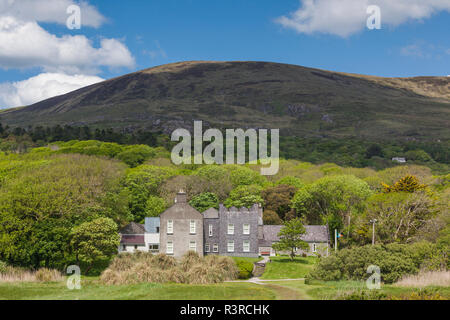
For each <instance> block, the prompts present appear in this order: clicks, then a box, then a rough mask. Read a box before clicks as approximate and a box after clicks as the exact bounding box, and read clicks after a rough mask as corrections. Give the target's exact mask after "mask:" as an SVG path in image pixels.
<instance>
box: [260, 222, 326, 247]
mask: <svg viewBox="0 0 450 320" xmlns="http://www.w3.org/2000/svg"><path fill="white" fill-rule="evenodd" d="M281 228H283V226H263V232H262V233H263V238H262V239H259V245H260V246H270V245H271V244H272V242H277V241H279V240H280V238H279V237H278V234H279V233H280V230H281ZM305 229H306V233H305V234H304V235H303V237H302V240H303V241H306V242H328V240H329V236H328V229H327V226H305Z"/></svg>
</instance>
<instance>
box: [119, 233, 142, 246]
mask: <svg viewBox="0 0 450 320" xmlns="http://www.w3.org/2000/svg"><path fill="white" fill-rule="evenodd" d="M120 244H122V245H123V244H125V245H138V246H145V236H144V235H134V234H124V235H122V237H121V239H120Z"/></svg>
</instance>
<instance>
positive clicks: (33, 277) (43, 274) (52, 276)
mask: <svg viewBox="0 0 450 320" xmlns="http://www.w3.org/2000/svg"><path fill="white" fill-rule="evenodd" d="M62 279H63V276H62V274H61V273H60V272H59V271H57V270H54V269H47V268H42V269H39V270H38V271H36V272H34V271H30V270H27V269H24V268H17V267H11V266H6V267H5V269H4V270H3V271H2V272H0V283H1V282H53V281H55V282H56V281H61V280H62Z"/></svg>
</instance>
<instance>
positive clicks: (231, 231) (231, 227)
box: [228, 224, 234, 234]
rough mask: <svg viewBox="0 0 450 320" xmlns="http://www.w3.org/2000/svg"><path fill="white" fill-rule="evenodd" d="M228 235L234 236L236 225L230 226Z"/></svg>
mask: <svg viewBox="0 0 450 320" xmlns="http://www.w3.org/2000/svg"><path fill="white" fill-rule="evenodd" d="M228 234H234V224H229V225H228Z"/></svg>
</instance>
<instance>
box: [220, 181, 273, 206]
mask: <svg viewBox="0 0 450 320" xmlns="http://www.w3.org/2000/svg"><path fill="white" fill-rule="evenodd" d="M261 191H262V187H260V186H259V185H249V186H239V187H237V188H235V189H233V190H232V191H231V192H230V197H229V198H228V199H227V200H226V201H225V202H224V204H225V206H226V207H228V208H229V207H233V206H234V207H236V208H242V207H247V208H249V207H251V206H253V205H254V204H261V205H262V204H264V200H263V198H262V197H261Z"/></svg>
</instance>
